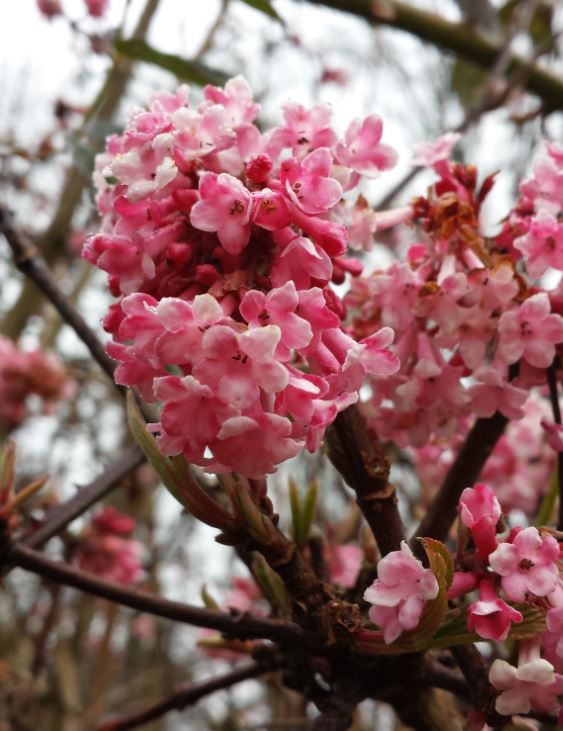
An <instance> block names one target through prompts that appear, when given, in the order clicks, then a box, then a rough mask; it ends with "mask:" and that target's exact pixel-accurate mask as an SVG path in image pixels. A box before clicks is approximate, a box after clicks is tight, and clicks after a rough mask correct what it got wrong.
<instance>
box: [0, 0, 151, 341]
mask: <svg viewBox="0 0 563 731" xmlns="http://www.w3.org/2000/svg"><path fill="white" fill-rule="evenodd" d="M159 3H160V0H147V2H146V4H145V6H144V8H143V10H142V13H141V15H140V17H139V21H138V23H137V25H136V27H135V29H134V31H133V33H132V35H131V37H132V38H144V36H145V35H146V33H147V31H148V29H149V26H150V24H151V21H152V19H153V17H154V15H155V13H156V11H157V9H158V5H159ZM133 66H134V62H133V61H131V60H130V59H127V58H122V57H119V56H116V57H115V58H114V59H113V64H112V66H111V68H110V69H109V71H108V74H107V76H106V79H105V81H104V83H103V85H102V87H101V88H100V91H99V93H98V95H97V96H96V98H95V99H94V101H93V102H92V104H91V105H90V109H89V111H88V112H87V114H86V117H85V120H84V124H83V129H82V131H83V132H85V131H86V128H88V129H89V130H91V129H93V127H94V125H95V123H96V122H97V121H100V120H103V121H111V120H112V119H113V117H114V115H115V112H116V111H117V109H118V106H119V104H120V102H121V99H122V97H123V94H124V92H125V90H126V88H127V84H128V83H129V79H130V78H131V72H132V70H133ZM87 141H88V144H89V145H90V148H91V149H92V151H93V152H95V151H96V150H99V149H100V148H101V146H102V144H103V140H102V139H101V138H99V137H98V138H97V139H88V140H87ZM88 182H89V181H88V177H86V176H85V175H84V172H83V171H82V170H81V169H80V168H79V167H78V166H76V165H73V166H72V167H71V169H70V170H69V172H68V175H67V177H66V179H65V182H64V184H63V187H62V190H61V192H60V194H59V196H58V201H59V203H58V206H57V209H56V211H55V213H54V215H53V218H52V220H51V224H50V225H49V227H48V229H47V231H46V232H45V233H44V234H43V235H41V236H40V237H39V240H38V245H39V248H40V250H41V253H42V255H43V256H44V257H45V260H46V261H47V263H48V264H49V265H51V264H52V263H53V262H54V261H55V260H56V259H57V258H60V257H61V256H62V255H63V251H64V240H65V238H66V235H67V232H68V230H69V227H70V224H71V221H72V218H73V214H74V211H75V209H76V208H77V206H78V204H79V203H80V200H81V198H82V194H83V193H84V189H85V188H86V185H87V184H88ZM40 305H41V297H40V295H39V292H38V291H37V290H36V289H35V288H34V287H33V286H32V285H31V283H30V282H28V281H24V282H23V286H22V290H21V292H20V295H19V297H18V299H17V300H16V302H15V304H14V306H13V307H12V308H11V309H10V311H9V312H8V313H7V315H6V317H5V318H4V320H3V321H2V323H1V325H0V332H2V334H3V335H7V336H8V337H10V338H12V339H14V340H15V339H17V337H18V336H19V334H20V333H21V331H22V330H23V328H24V327H25V323H26V322H27V320H28V318H29V317H30V316H31V315H32V314H33V313H34V312H35V311H36V310H37V309H39V306H40Z"/></svg>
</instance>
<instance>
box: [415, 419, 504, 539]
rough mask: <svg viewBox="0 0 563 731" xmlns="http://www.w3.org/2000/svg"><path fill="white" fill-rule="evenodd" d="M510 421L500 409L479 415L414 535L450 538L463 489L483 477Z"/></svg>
mask: <svg viewBox="0 0 563 731" xmlns="http://www.w3.org/2000/svg"><path fill="white" fill-rule="evenodd" d="M507 423H508V419H507V418H506V416H503V414H501V413H500V412H498V411H497V412H496V413H494V414H493V415H492V416H491V417H490V418H488V419H477V421H476V422H475V424H474V425H473V427H472V428H471V431H470V432H469V434H468V435H467V438H466V440H465V442H464V443H463V445H462V447H461V449H460V451H459V453H458V455H457V457H456V459H455V462H454V463H453V465H452V466H451V467H450V469H449V472H448V474H447V475H446V479H445V480H444V482H443V483H442V486H441V487H440V489H439V491H438V493H437V494H436V496H435V498H434V500H433V501H432V504H431V505H430V507H429V509H428V511H427V513H426V515H425V516H424V518H423V520H422V521H421V523H420V525H419V526H418V528H417V530H416V533H415V534H414V536H413V538H417V537H425V538H436V539H438V540H440V541H443V540H445V539H446V538H447V536H448V532H449V530H450V527H451V525H452V523H453V522H454V520H455V517H456V515H457V505H458V502H459V498H460V497H461V493H462V492H463V491H464V489H465V488H466V487H471V486H472V485H473V484H474V483H475V482H476V481H477V479H478V478H479V475H480V474H481V470H482V469H483V467H484V466H485V463H486V461H487V459H488V458H489V456H490V454H491V452H492V451H493V449H494V448H495V445H496V443H497V442H498V440H499V439H500V437H501V435H502V433H503V432H504V430H505V428H506V425H507ZM417 543H418V542H417V541H415V544H417Z"/></svg>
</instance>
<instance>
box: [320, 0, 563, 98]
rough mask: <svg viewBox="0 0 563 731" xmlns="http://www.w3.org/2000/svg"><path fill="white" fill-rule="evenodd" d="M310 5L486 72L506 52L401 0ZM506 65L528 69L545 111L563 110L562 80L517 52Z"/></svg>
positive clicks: (528, 82) (528, 83)
mask: <svg viewBox="0 0 563 731" xmlns="http://www.w3.org/2000/svg"><path fill="white" fill-rule="evenodd" d="M309 2H311V3H313V4H315V5H323V6H327V7H331V8H334V9H335V10H341V11H343V12H347V13H351V14H353V15H357V16H359V17H361V18H364V19H365V20H367V21H368V22H370V23H374V24H380V25H388V26H390V27H392V28H396V29H398V30H404V31H406V32H407V33H411V34H413V35H415V36H417V37H418V38H420V39H421V40H423V41H427V42H429V43H432V44H433V45H436V46H438V47H440V48H443V49H445V50H447V51H452V52H453V53H455V54H456V55H457V56H459V57H460V58H464V59H466V60H467V61H471V62H472V63H474V64H476V65H477V66H480V67H481V68H484V69H490V68H491V66H492V65H493V64H495V62H496V61H497V59H498V58H499V54H501V53H502V51H503V49H504V43H498V42H496V41H494V40H491V39H490V38H486V37H485V36H482V35H480V34H479V33H476V32H475V31H474V30H472V29H471V28H470V27H468V26H467V25H466V24H464V23H455V22H451V21H448V20H445V19H444V18H442V17H441V16H440V15H437V14H435V13H432V12H428V11H426V10H422V9H420V8H418V7H415V6H414V5H411V4H409V3H405V2H401V1H400V0H309ZM506 66H507V71H508V72H510V73H512V72H516V73H519V72H520V71H521V70H526V79H525V84H524V86H525V87H526V88H527V90H528V91H530V92H531V93H532V94H536V95H537V96H538V97H540V98H541V100H542V101H543V104H544V107H545V108H546V109H548V110H550V111H555V110H558V109H563V80H562V79H561V77H560V76H557V75H556V74H554V73H552V72H551V71H548V70H547V69H544V68H542V67H541V66H539V65H538V64H532V65H531V66H530V64H529V62H528V59H526V58H524V57H522V56H519V55H517V54H515V53H510V54H509V58H508V63H507V65H506Z"/></svg>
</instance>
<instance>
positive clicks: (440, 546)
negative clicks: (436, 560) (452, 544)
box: [423, 538, 454, 589]
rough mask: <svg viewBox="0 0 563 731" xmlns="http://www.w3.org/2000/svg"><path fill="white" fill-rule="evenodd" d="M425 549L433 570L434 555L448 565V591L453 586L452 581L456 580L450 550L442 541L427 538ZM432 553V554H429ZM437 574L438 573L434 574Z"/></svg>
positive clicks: (424, 541) (424, 542)
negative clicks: (432, 556)
mask: <svg viewBox="0 0 563 731" xmlns="http://www.w3.org/2000/svg"><path fill="white" fill-rule="evenodd" d="M423 544H424V549H425V551H426V553H427V554H428V559H429V561H430V567H431V568H432V558H431V554H432V555H437V556H440V557H441V558H442V560H443V561H444V563H445V565H446V589H449V588H450V586H451V584H452V579H453V578H454V562H453V561H452V556H451V554H450V552H449V550H448V547H447V546H446V545H445V544H444V543H442V542H441V541H437V540H435V539H434V538H425V539H424V540H423ZM429 551H430V553H429ZM434 573H436V572H434Z"/></svg>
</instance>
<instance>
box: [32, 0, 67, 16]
mask: <svg viewBox="0 0 563 731" xmlns="http://www.w3.org/2000/svg"><path fill="white" fill-rule="evenodd" d="M37 8H38V10H39V12H40V13H41V14H42V15H44V16H45V17H46V18H49V20H50V19H51V18H54V17H56V16H57V15H61V14H62V12H63V9H62V6H61V0H37Z"/></svg>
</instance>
